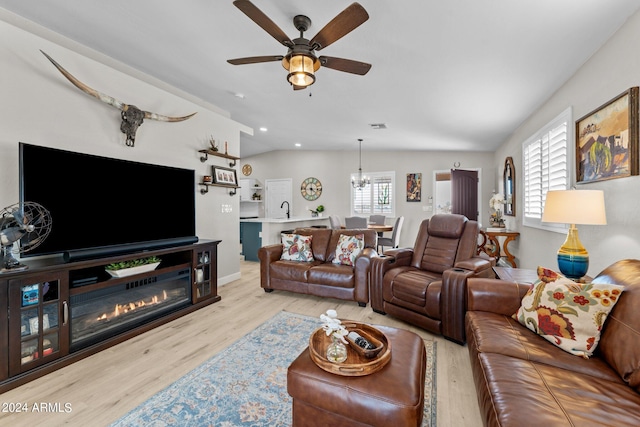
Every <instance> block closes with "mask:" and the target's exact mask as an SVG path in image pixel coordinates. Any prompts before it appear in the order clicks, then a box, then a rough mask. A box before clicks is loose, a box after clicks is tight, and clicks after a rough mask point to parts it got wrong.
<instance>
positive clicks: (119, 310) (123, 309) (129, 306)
mask: <svg viewBox="0 0 640 427" xmlns="http://www.w3.org/2000/svg"><path fill="white" fill-rule="evenodd" d="M166 299H167V291H166V290H163V291H162V301H165V300H166ZM162 301H161V300H160V297H159V296H158V295H154V296H153V297H151V299H150V300H148V301H144V300H139V301H132V302H129V303H125V304H116V305H115V307H114V308H113V314H111V315H109V314H107V313H103V314H102V315H101V316H99V317H98V319H97V320H108V319H110V318H113V317H118V316H120V315H121V314H125V313H128V312H130V311H133V310H135V309H137V308H141V307H146V306H151V305H156V304H159V303H160V302H162Z"/></svg>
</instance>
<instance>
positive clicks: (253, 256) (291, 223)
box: [240, 216, 329, 261]
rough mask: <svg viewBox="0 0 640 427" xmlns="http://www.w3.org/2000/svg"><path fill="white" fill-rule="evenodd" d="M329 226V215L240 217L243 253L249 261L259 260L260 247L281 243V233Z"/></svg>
mask: <svg viewBox="0 0 640 427" xmlns="http://www.w3.org/2000/svg"><path fill="white" fill-rule="evenodd" d="M322 226H325V227H329V218H328V217H312V216H309V217H292V218H246V219H240V233H241V236H240V240H241V241H242V254H243V255H244V259H245V260H247V261H258V249H260V247H262V246H268V245H275V244H277V243H281V241H282V239H281V237H280V233H282V232H283V231H289V230H294V229H296V228H302V227H322Z"/></svg>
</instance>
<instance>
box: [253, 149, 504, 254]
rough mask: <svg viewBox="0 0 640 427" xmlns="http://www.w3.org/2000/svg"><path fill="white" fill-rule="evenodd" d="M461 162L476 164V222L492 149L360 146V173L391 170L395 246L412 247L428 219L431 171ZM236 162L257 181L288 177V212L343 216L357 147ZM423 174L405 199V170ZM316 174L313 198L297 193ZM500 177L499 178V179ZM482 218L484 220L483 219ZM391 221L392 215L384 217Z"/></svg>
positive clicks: (486, 192)
mask: <svg viewBox="0 0 640 427" xmlns="http://www.w3.org/2000/svg"><path fill="white" fill-rule="evenodd" d="M457 162H459V163H460V168H462V169H465V168H468V169H474V168H480V169H481V173H480V179H481V182H482V197H481V200H482V201H483V203H484V206H480V207H479V211H480V215H481V218H480V221H481V222H482V220H483V218H487V216H488V210H489V207H488V203H489V199H490V198H491V193H492V191H493V189H494V188H496V185H497V184H496V181H495V180H494V170H495V169H494V168H495V167H496V166H495V165H494V160H493V153H480V152H424V151H418V152H416V151H396V152H391V151H385V152H382V151H378V152H375V151H374V152H372V151H367V150H366V149H363V152H362V170H363V172H365V173H366V172H383V171H395V172H396V187H397V192H396V197H397V198H396V215H402V216H404V217H405V221H404V225H403V228H402V233H401V236H400V246H403V247H409V246H413V244H414V242H415V238H416V235H417V233H418V228H419V226H420V223H421V222H422V220H424V219H426V218H429V217H430V216H431V215H432V212H427V211H424V210H423V207H424V206H426V205H427V204H428V198H429V196H433V191H434V185H433V171H434V170H442V169H445V170H448V169H451V168H453V167H454V163H457ZM241 163H242V164H243V165H244V164H250V165H251V167H252V168H253V172H252V174H251V178H256V179H257V180H258V181H260V182H261V183H262V184H264V180H265V179H275V178H292V179H293V201H292V204H291V208H292V215H293V216H308V215H309V211H308V209H315V208H316V207H317V206H318V205H324V207H325V212H324V215H325V216H329V215H339V216H340V217H341V219H342V220H343V221H344V217H345V216H348V215H349V211H350V199H349V198H350V188H351V183H350V179H351V178H350V177H351V174H352V173H354V172H357V171H358V152H357V151H349V152H345V151H339V152H334V151H307V150H305V151H302V150H300V151H298V150H291V151H275V152H270V153H265V154H260V155H257V156H252V157H247V158H244V159H242V161H241ZM414 172H420V173H422V201H421V202H419V203H418V202H407V201H406V189H405V185H406V179H407V173H414ZM311 176H312V177H315V178H318V179H319V180H320V182H321V183H322V195H321V196H320V197H319V198H318V199H317V200H315V201H313V202H309V201H307V200H305V199H304V198H303V197H302V195H301V194H300V184H301V183H302V181H303V180H304V179H305V178H307V177H311ZM500 179H502V178H500ZM485 221H486V219H485ZM387 223H388V224H390V225H392V224H393V219H387Z"/></svg>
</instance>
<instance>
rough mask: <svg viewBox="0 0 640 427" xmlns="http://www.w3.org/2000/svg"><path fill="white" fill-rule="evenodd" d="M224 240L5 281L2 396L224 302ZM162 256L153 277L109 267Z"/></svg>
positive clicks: (11, 275) (0, 281)
mask: <svg viewBox="0 0 640 427" xmlns="http://www.w3.org/2000/svg"><path fill="white" fill-rule="evenodd" d="M219 243H220V241H219V240H209V241H200V242H198V243H194V244H186V245H181V246H176V247H171V248H162V249H152V250H139V251H137V252H133V253H127V254H126V255H111V256H103V257H100V258H95V259H91V260H82V261H75V262H63V260H62V259H60V258H55V259H54V258H49V259H42V260H37V261H36V260H34V261H30V262H26V264H27V265H28V267H29V269H28V270H24V271H17V272H13V271H12V272H8V273H4V274H2V275H0V295H1V297H0V324H2V325H8V327H4V328H1V329H0V393H4V392H5V391H7V390H10V389H12V388H15V387H17V386H19V385H22V384H24V383H26V382H29V381H31V380H33V379H36V378H38V377H40V376H43V375H46V374H48V373H50V372H53V371H55V370H57V369H59V368H61V367H63V366H67V365H69V364H72V363H74V362H76V361H78V360H80V359H83V358H85V357H87V356H90V355H92V354H95V353H97V352H99V351H102V350H105V349H107V348H109V347H112V346H114V345H116V344H118V343H120V342H122V341H125V340H127V339H129V338H132V337H134V336H136V335H139V334H141V333H144V332H146V331H148V330H150V329H153V328H155V327H157V326H160V325H162V324H164V323H167V322H169V321H171V320H174V319H177V318H179V317H181V316H184V315H185V314H187V313H191V312H193V311H195V310H198V309H200V308H202V307H205V306H207V305H209V304H212V303H215V302H217V301H220V296H219V295H218V286H217V247H218V244H219ZM149 256H157V257H158V258H160V259H161V263H160V265H159V266H158V267H157V268H156V269H155V270H152V271H148V272H144V273H138V274H134V275H131V276H127V277H111V275H109V274H108V273H107V272H106V271H105V266H106V265H108V264H111V263H114V262H120V261H127V260H133V259H137V258H146V257H149Z"/></svg>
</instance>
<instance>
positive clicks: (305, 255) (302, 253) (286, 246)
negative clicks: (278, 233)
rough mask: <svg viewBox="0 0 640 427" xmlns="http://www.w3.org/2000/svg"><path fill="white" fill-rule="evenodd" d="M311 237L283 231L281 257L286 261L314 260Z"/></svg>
mask: <svg viewBox="0 0 640 427" xmlns="http://www.w3.org/2000/svg"><path fill="white" fill-rule="evenodd" d="M311 237H312V236H301V235H299V234H287V233H282V255H281V256H280V259H281V260H285V261H303V262H311V261H313V251H312V250H311Z"/></svg>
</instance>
